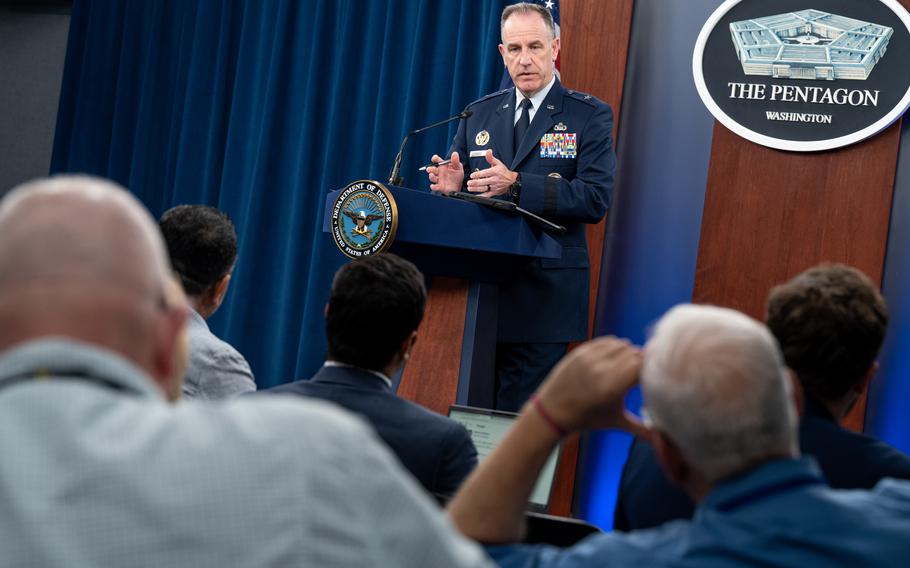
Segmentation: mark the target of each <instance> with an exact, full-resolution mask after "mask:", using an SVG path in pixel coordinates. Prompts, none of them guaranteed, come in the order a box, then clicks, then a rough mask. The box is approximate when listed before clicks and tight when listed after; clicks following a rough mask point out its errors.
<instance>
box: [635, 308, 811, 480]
mask: <svg viewBox="0 0 910 568" xmlns="http://www.w3.org/2000/svg"><path fill="white" fill-rule="evenodd" d="M642 391H643V394H644V399H645V404H646V407H647V410H648V414H649V417H650V419H651V420H652V422H653V424H654V426H655V427H656V428H657V429H658V430H660V431H661V432H662V433H663V434H664V435H665V436H666V437H668V438H669V439H670V440H672V442H673V443H674V444H675V445H676V447H677V448H678V449H679V451H680V452H681V453H682V456H683V459H685V461H686V462H687V464H689V466H690V467H692V468H694V469H696V470H697V471H699V472H701V474H702V475H704V476H705V478H706V479H707V480H708V481H709V482H711V483H713V482H716V481H717V480H719V479H722V478H724V477H727V476H729V475H733V474H736V473H740V472H743V471H746V470H748V469H750V468H751V467H753V466H755V465H756V464H758V463H760V462H762V461H764V460H767V459H770V458H772V457H784V456H795V455H797V453H798V450H797V444H796V423H797V418H796V409H795V405H794V404H793V402H792V385H791V384H790V380H789V378H788V376H787V370H786V367H785V366H784V362H783V358H782V356H781V354H780V349H779V348H778V346H777V342H776V341H775V339H774V337H773V336H772V335H771V333H770V332H769V331H768V329H767V328H766V327H765V326H764V325H762V324H761V323H759V322H757V321H755V320H753V319H751V318H749V317H748V316H745V315H743V314H741V313H739V312H736V311H734V310H729V309H726V308H717V307H713V306H694V305H682V306H677V307H675V308H673V309H672V310H670V311H669V312H667V314H666V315H664V317H662V318H661V319H660V321H659V322H658V323H657V325H656V327H655V329H654V333H653V335H652V337H651V339H650V340H649V341H648V344H647V346H646V348H645V357H644V364H643V368H642Z"/></svg>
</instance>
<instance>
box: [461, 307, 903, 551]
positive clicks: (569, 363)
mask: <svg viewBox="0 0 910 568" xmlns="http://www.w3.org/2000/svg"><path fill="white" fill-rule="evenodd" d="M639 374H640V375H641V383H642V390H643V395H644V399H645V405H646V407H647V409H648V416H649V422H650V424H649V426H647V427H645V426H644V425H642V424H641V423H639V422H638V420H637V419H636V418H635V417H634V416H632V415H630V414H628V412H627V411H625V409H624V406H623V398H624V395H625V394H626V393H627V392H628V390H629V389H630V388H631V387H632V386H634V385H635V384H636V382H638V377H639ZM790 381H791V379H790V376H789V373H788V371H787V369H786V368H785V367H784V364H783V360H782V357H781V355H780V352H779V350H778V348H777V344H776V342H775V340H774V338H773V337H772V336H771V334H770V332H769V331H768V330H767V328H765V327H764V326H763V325H762V324H760V323H758V322H756V321H754V320H752V319H750V318H748V317H747V316H745V315H743V314H740V313H738V312H735V311H732V310H728V309H724V308H715V307H708V306H691V305H687V306H679V307H676V308H674V309H673V310H671V311H670V312H668V313H667V314H666V315H665V316H664V317H663V318H661V320H660V321H659V322H658V324H657V326H656V327H655V330H654V334H653V336H652V337H651V339H650V340H649V341H648V343H647V345H646V347H645V349H644V350H643V351H641V350H639V349H637V348H635V347H633V346H631V345H629V344H628V343H626V342H624V341H620V340H617V339H615V338H602V339H598V340H595V341H592V342H589V343H587V344H585V345H583V346H581V347H579V348H578V349H576V350H575V351H573V352H572V353H571V354H569V355H568V356H567V357H566V358H565V359H563V360H562V361H561V362H560V363H559V365H557V367H556V368H555V369H554V370H553V372H552V373H551V375H550V376H549V377H548V379H547V380H546V381H545V382H544V384H543V385H542V386H541V388H540V390H539V391H538V393H537V394H536V395H535V396H534V397H533V398H532V399H531V401H530V402H529V403H528V405H527V406H526V407H525V411H524V412H523V414H522V416H521V417H520V418H519V420H518V422H517V423H516V425H515V426H514V427H513V429H512V431H511V432H510V433H509V435H508V437H507V439H506V440H504V441H503V443H502V444H501V445H500V446H499V447H498V448H497V450H496V451H495V452H494V453H493V454H491V455H490V456H489V457H488V458H487V459H486V460H485V461H484V462H483V463H482V464H481V465H480V466H479V468H478V469H477V470H476V472H475V473H474V474H472V476H471V477H469V478H468V480H467V482H466V483H465V485H464V486H463V488H462V489H461V491H460V492H459V493H458V494H457V495H456V497H455V499H454V500H453V501H452V503H451V504H450V514H451V516H452V518H453V519H454V521H455V523H456V525H457V526H458V527H459V528H460V529H461V530H462V531H463V532H464V533H465V534H467V535H469V536H471V537H473V538H475V539H478V540H480V541H482V542H486V543H488V544H500V543H507V542H514V541H516V540H518V538H519V537H520V535H521V531H522V526H521V519H522V516H521V507H522V505H523V503H524V501H525V499H526V498H527V496H528V495H529V494H530V491H531V488H532V486H533V484H534V481H535V480H536V477H537V474H538V472H539V471H540V467H541V466H542V464H543V463H544V462H545V461H546V459H547V456H548V455H549V452H551V451H552V449H553V447H554V446H555V445H556V444H557V443H558V441H559V439H560V437H561V436H563V435H565V434H566V433H569V432H573V431H578V430H582V429H585V428H608V427H616V428H623V429H626V430H628V431H630V432H633V433H636V434H639V435H642V436H649V437H650V438H651V439H652V442H653V443H654V445H655V448H656V451H657V455H658V457H659V460H660V463H661V465H662V466H663V467H664V470H665V471H666V473H667V475H668V476H669V477H671V478H672V479H674V480H675V481H676V482H677V483H678V484H679V485H680V486H682V487H683V488H684V489H685V490H686V491H687V492H688V493H689V495H691V496H692V498H693V499H694V500H695V501H696V502H698V510H697V511H696V514H695V517H694V519H693V520H692V521H678V522H674V523H670V524H667V525H664V526H663V527H659V528H656V529H650V530H643V531H635V532H631V533H611V534H606V535H595V536H592V537H589V538H587V539H585V540H583V541H581V542H580V543H578V544H576V545H575V546H573V547H570V548H567V549H556V548H553V547H531V546H499V547H493V548H491V549H490V553H491V555H492V556H493V558H494V560H496V561H497V562H498V563H499V564H500V565H501V566H507V567H519V566H528V567H531V566H533V567H535V568H543V567H548V566H559V567H560V568H581V567H589V566H591V567H593V566H603V565H616V566H626V565H628V566H654V567H660V566H678V565H686V566H703V567H709V568H710V567H729V566H783V567H794V568H796V567H799V568H803V567H805V566H813V567H822V568H825V567H834V566H844V567H846V566H858V565H861V566H873V567H879V566H880V567H885V566H889V567H890V566H897V565H901V564H902V563H903V562H905V561H906V559H907V558H908V557H910V539H908V538H907V535H908V534H910V483H908V482H905V481H896V480H890V479H888V480H885V481H882V482H881V483H880V484H879V485H878V486H876V488H875V489H873V490H872V491H863V490H857V491H837V490H833V489H830V488H828V487H827V486H826V484H825V482H824V479H823V477H822V476H821V474H820V473H819V470H818V468H817V467H816V465H815V463H814V461H813V460H812V459H811V458H799V457H798V454H799V452H798V450H797V443H796V421H797V418H796V408H795V402H794V397H793V388H792V385H791V382H790Z"/></svg>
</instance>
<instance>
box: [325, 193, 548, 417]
mask: <svg viewBox="0 0 910 568" xmlns="http://www.w3.org/2000/svg"><path fill="white" fill-rule="evenodd" d="M386 187H387V188H388V190H389V192H390V193H391V194H392V196H393V197H394V199H395V202H396V205H397V209H398V230H397V234H396V236H395V240H394V242H393V244H392V245H391V248H390V252H393V253H395V254H398V255H399V256H402V257H404V258H407V259H408V260H410V261H411V262H413V263H414V264H415V265H417V267H418V268H419V269H420V270H421V271H422V272H423V273H424V275H426V276H427V277H431V279H429V282H428V296H427V306H426V311H425V314H424V318H423V322H422V323H421V324H420V328H419V330H418V339H417V343H416V344H415V346H414V350H413V351H412V353H411V357H410V359H409V360H408V362H407V364H406V365H405V367H404V371H403V372H402V375H401V377H400V380H399V382H398V388H397V392H398V395H399V396H402V397H404V398H407V399H409V400H413V401H414V402H417V403H418V404H420V405H422V406H425V407H426V408H429V409H431V410H434V411H436V412H438V413H440V414H443V415H445V414H447V412H448V409H449V406H450V405H452V404H462V405H467V406H477V407H481V408H492V406H493V388H494V384H493V370H494V363H495V351H496V325H497V321H496V313H497V293H498V290H497V282H501V281H502V280H504V279H506V278H508V277H509V276H510V275H511V274H512V273H514V271H516V270H517V269H519V268H520V267H521V266H522V265H524V264H526V263H528V262H531V261H533V260H535V259H538V258H559V257H560V256H561V254H562V247H561V246H560V245H559V243H557V242H556V240H555V239H553V238H551V237H550V236H549V235H547V234H546V233H544V232H543V231H542V230H540V229H538V228H535V227H532V226H531V225H529V223H528V222H527V221H526V220H525V219H524V218H523V217H522V216H521V215H520V214H518V213H515V212H509V211H503V210H500V209H495V208H492V207H488V206H485V205H481V204H478V203H471V202H467V201H462V200H459V199H453V198H451V197H446V196H444V195H440V194H434V193H430V192H425V191H416V190H413V189H408V188H404V187H396V186H386ZM341 191H342V190H340V189H339V190H335V191H332V192H330V193H329V194H328V195H327V196H326V203H325V215H324V216H323V231H324V232H331V230H332V224H331V217H332V208H333V205H334V203H335V201H336V199H337V198H338V195H339V194H340V193H341Z"/></svg>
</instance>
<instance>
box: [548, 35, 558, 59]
mask: <svg viewBox="0 0 910 568" xmlns="http://www.w3.org/2000/svg"><path fill="white" fill-rule="evenodd" d="M550 49H551V50H552V51H553V62H554V63H555V62H556V57H557V56H558V55H559V38H558V37H554V38H553V43H552V44H550Z"/></svg>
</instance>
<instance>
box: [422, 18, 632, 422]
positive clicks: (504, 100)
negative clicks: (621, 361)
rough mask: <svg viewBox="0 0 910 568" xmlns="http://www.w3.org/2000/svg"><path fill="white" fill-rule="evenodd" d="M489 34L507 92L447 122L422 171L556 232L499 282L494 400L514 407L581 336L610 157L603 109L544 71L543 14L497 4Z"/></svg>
mask: <svg viewBox="0 0 910 568" xmlns="http://www.w3.org/2000/svg"><path fill="white" fill-rule="evenodd" d="M501 34H502V43H501V44H500V45H499V52H500V54H501V55H502V59H503V63H504V64H505V66H506V67H507V68H508V70H509V74H510V75H511V77H512V81H513V82H514V84H515V88H512V89H507V90H504V91H500V92H498V93H494V94H492V95H488V96H486V97H484V98H482V99H480V100H478V101H475V102H473V103H471V104H470V105H468V108H469V109H470V110H471V111H472V115H471V116H470V117H468V118H465V119H463V120H462V121H461V123H460V125H459V128H458V132H457V134H456V135H455V140H454V141H453V144H452V148H451V154H450V155H451V162H450V163H448V164H444V165H440V166H431V167H429V168H427V173H428V175H429V179H430V184H431V185H430V188H431V189H432V190H434V191H444V192H453V191H462V190H467V191H469V192H471V193H474V194H476V195H480V196H483V197H491V198H497V199H509V200H511V201H513V202H515V203H516V204H518V205H519V206H520V207H522V208H523V209H526V210H528V211H530V212H532V213H536V214H538V215H541V216H543V217H545V218H547V219H549V220H551V221H553V222H555V223H558V224H561V225H564V226H565V227H566V229H567V230H566V233H565V234H564V235H553V236H554V238H556V240H557V241H558V242H559V244H560V245H562V247H563V251H562V257H561V258H559V259H552V260H537V261H534V262H532V263H530V264H529V265H527V266H526V267H525V268H523V269H522V270H521V271H520V272H519V273H517V274H516V275H515V276H514V277H513V278H512V279H510V280H509V281H507V282H505V283H504V284H502V285H501V286H500V293H499V317H498V330H497V347H496V382H497V388H498V392H497V396H496V407H497V408H499V409H502V410H512V411H515V410H518V408H520V407H521V405H522V403H523V402H524V401H525V400H526V399H527V398H528V397H529V396H530V394H531V393H532V392H534V390H535V388H536V387H537V386H538V385H539V384H540V382H541V381H542V380H543V377H544V376H546V374H547V372H548V371H549V370H550V368H551V367H552V366H553V365H554V364H555V363H556V361H558V360H559V359H560V357H562V356H563V355H564V354H565V352H566V346H567V344H568V342H570V341H578V340H583V339H585V338H586V337H587V321H588V288H589V281H590V278H589V260H588V250H587V244H586V241H585V223H597V222H598V221H600V220H601V219H602V218H603V216H604V214H605V213H606V210H607V207H608V206H609V204H610V197H611V194H612V190H613V172H614V169H615V166H616V158H615V156H614V153H613V112H612V111H611V110H610V107H609V106H608V105H607V104H605V103H603V102H601V101H599V100H597V99H596V98H594V97H592V96H591V95H587V94H584V93H579V92H577V91H572V90H567V89H565V88H564V87H563V86H562V84H560V82H559V79H557V78H556V74H555V62H556V56H557V55H558V53H559V39H558V38H557V37H556V28H555V25H554V23H553V18H552V16H551V15H550V12H549V11H548V10H547V9H546V8H543V7H541V6H539V5H535V4H530V3H519V4H514V5H511V6H508V7H506V9H505V10H503V13H502V20H501ZM432 161H433V163H439V162H441V161H442V158H440V157H439V156H433V158H432ZM468 170H469V171H470V173H469V174H468V173H467V171H468Z"/></svg>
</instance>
